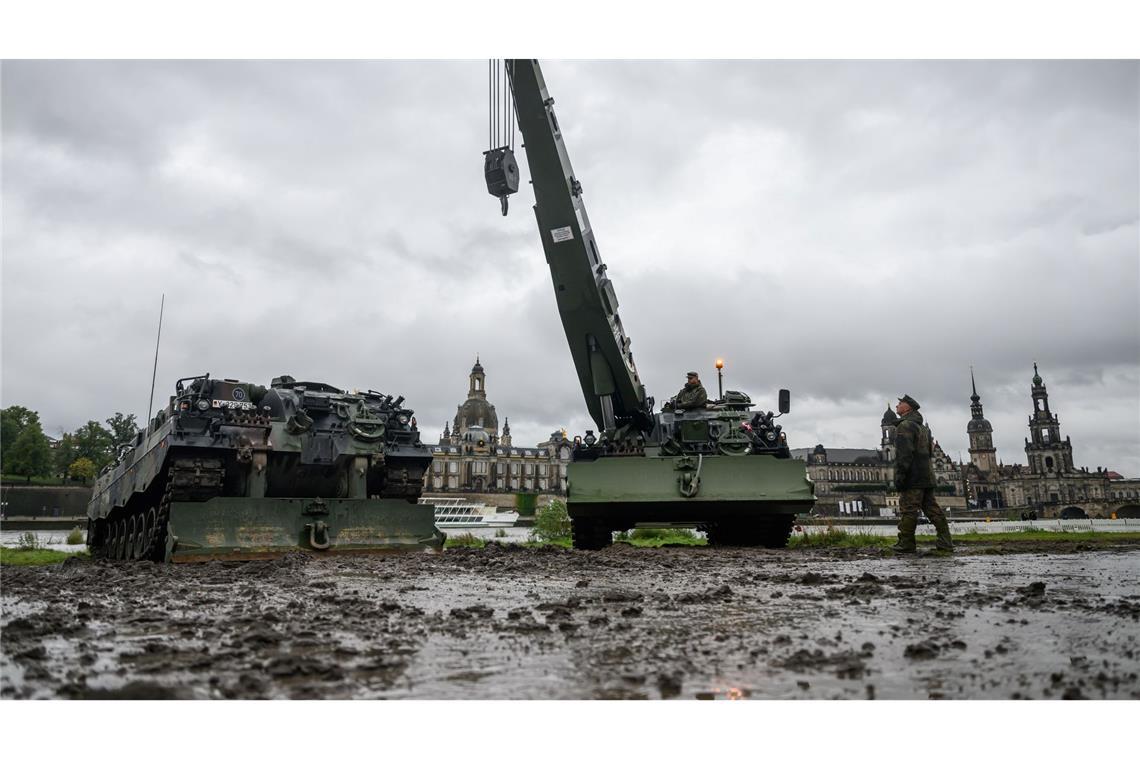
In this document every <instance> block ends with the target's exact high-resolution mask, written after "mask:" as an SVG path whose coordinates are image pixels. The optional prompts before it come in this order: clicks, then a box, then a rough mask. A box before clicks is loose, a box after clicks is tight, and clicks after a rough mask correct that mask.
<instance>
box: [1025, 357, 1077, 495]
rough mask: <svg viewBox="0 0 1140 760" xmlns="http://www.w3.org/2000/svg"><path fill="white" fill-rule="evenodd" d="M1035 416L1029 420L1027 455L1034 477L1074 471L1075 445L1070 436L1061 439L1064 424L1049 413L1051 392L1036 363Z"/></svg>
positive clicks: (1034, 377) (1034, 371)
mask: <svg viewBox="0 0 1140 760" xmlns="http://www.w3.org/2000/svg"><path fill="white" fill-rule="evenodd" d="M1032 395H1033V414H1032V415H1031V416H1030V417H1029V437H1028V438H1026V439H1025V456H1026V458H1027V459H1028V460H1029V471H1030V472H1031V473H1033V474H1034V475H1049V474H1063V473H1069V472H1072V471H1073V445H1072V443H1071V442H1070V441H1069V438H1068V436H1066V437H1065V439H1064V440H1062V439H1061V423H1060V421H1059V420H1058V419H1057V415H1055V414H1053V413H1052V412H1051V411H1050V410H1049V391H1048V390H1047V389H1046V388H1045V382H1044V381H1043V380H1042V379H1041V373H1040V372H1038V371H1037V362H1033V389H1032Z"/></svg>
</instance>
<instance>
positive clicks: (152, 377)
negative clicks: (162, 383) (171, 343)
mask: <svg viewBox="0 0 1140 760" xmlns="http://www.w3.org/2000/svg"><path fill="white" fill-rule="evenodd" d="M165 308H166V294H165V293H163V294H162V301H161V302H160V303H159V305H158V337H157V338H156V339H155V341H154V371H153V372H152V373H151V375H150V400H149V401H147V402H146V427H147V430H148V431H149V430H150V413H151V411H152V410H153V409H154V381H155V379H156V378H157V377H158V347H159V345H160V344H161V343H162V312H163V310H164V309H165Z"/></svg>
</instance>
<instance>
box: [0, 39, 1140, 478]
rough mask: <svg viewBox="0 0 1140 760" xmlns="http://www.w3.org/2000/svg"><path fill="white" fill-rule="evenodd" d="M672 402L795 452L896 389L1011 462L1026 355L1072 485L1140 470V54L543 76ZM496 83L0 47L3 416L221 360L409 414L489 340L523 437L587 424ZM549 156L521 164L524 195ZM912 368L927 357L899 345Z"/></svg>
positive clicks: (428, 74)
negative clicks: (489, 133)
mask: <svg viewBox="0 0 1140 760" xmlns="http://www.w3.org/2000/svg"><path fill="white" fill-rule="evenodd" d="M544 70H545V74H546V78H547V83H548V85H549V87H550V89H551V92H552V94H553V95H554V97H555V98H556V100H557V103H558V105H557V108H558V112H559V118H560V122H561V123H562V126H563V127H564V129H565V135H566V140H567V144H568V146H569V149H570V153H571V156H572V158H573V160H574V162H575V169H576V172H577V174H578V175H579V177H580V178H581V179H582V181H583V184H584V186H585V189H586V199H587V203H588V205H589V209H590V215H591V220H592V222H593V224H594V227H595V230H596V231H597V233H598V236H599V245H600V249H601V252H602V255H603V257H604V258H605V260H606V261H607V263H608V264H609V266H610V272H611V274H612V275H613V277H614V281H615V285H616V287H617V291H618V295H619V297H620V298H621V303H622V307H621V312H622V318H623V322H624V323H625V326H626V328H627V331H628V333H629V335H630V336H631V337H632V338H633V351H634V355H635V357H636V358H637V362H638V366H639V369H640V370H641V374H642V377H643V379H644V380H645V382H646V384H647V386H648V390H649V392H650V394H651V395H654V396H655V397H656V398H657V399H658V400H659V401H663V400H664V399H665V398H667V397H668V396H669V395H671V394H672V393H674V392H676V389H677V388H678V387H680V384H681V382H682V380H683V377H682V373H683V372H684V370H686V369H689V368H690V367H696V368H698V369H701V370H703V371H704V372H705V373H706V374H705V379H706V382H707V383H709V384H715V373H714V372H713V371H712V360H713V359H714V358H715V357H716V356H718V355H723V356H724V357H725V358H726V360H727V361H728V370H727V371H728V382H727V384H728V386H729V387H739V388H741V389H743V390H746V391H748V392H750V393H752V394H753V396H754V398H755V399H756V400H757V401H758V402H759V403H760V404H761V405H764V406H770V405H773V404H774V401H775V392H776V390H777V389H778V388H779V387H789V388H791V389H792V391H793V414H792V415H791V416H790V417H789V418H788V420H787V426H786V429H787V430H788V431H789V434H790V435H791V437H792V439H793V441H795V443H796V444H797V445H814V444H815V443H817V442H822V443H825V444H826V445H832V446H843V445H846V446H873V445H875V444H876V443H877V440H878V424H879V418H880V416H881V414H882V411H883V408H884V406H885V404H886V402H887V401H888V400H891V399H893V398H894V397H895V396H897V395H898V394H900V393H902V392H904V391H906V392H911V393H913V394H914V395H916V396H919V398H921V399H922V400H923V403H924V407H925V408H926V409H929V411H930V417H931V421H932V425H933V426H934V428H935V432H936V434H937V435H938V436H939V438H940V440H941V441H942V443H943V446H944V447H945V448H946V449H947V451H949V452H951V454H952V455H954V452H956V451H958V450H962V451H965V448H966V442H965V440H966V439H965V423H966V421H967V419H968V414H969V412H968V396H969V365H970V364H973V365H975V367H976V368H977V372H978V379H979V390H980V391H981V392H982V395H983V400H984V402H985V404H986V413H987V415H988V416H989V417H990V419H991V421H992V422H993V423H994V426H995V438H996V441H997V445H998V448H999V452H998V453H999V456H1001V457H1002V458H1003V459H1004V460H1005V461H1006V462H1012V461H1022V460H1023V458H1024V454H1023V453H1022V451H1021V446H1022V443H1021V441H1022V438H1023V436H1024V434H1025V419H1024V418H1025V416H1026V414H1028V409H1029V407H1030V403H1029V398H1028V392H1029V391H1028V389H1029V377H1030V376H1031V374H1032V362H1033V361H1034V360H1037V361H1039V362H1040V363H1041V367H1042V372H1043V373H1044V374H1045V377H1046V381H1047V382H1048V383H1049V387H1050V392H1051V400H1053V402H1054V407H1055V408H1056V409H1057V410H1058V412H1059V413H1060V414H1061V420H1062V426H1063V431H1064V432H1066V433H1068V434H1070V435H1071V436H1072V437H1073V442H1074V448H1075V451H1076V456H1077V459H1078V462H1079V463H1080V464H1089V465H1093V466H1095V465H1108V466H1111V467H1114V468H1115V469H1118V470H1120V471H1122V472H1126V473H1128V474H1132V475H1136V474H1140V433H1138V432H1137V426H1136V425H1135V420H1136V419H1137V418H1138V417H1140V400H1138V396H1140V393H1138V389H1140V307H1138V306H1137V304H1138V302H1140V299H1138V297H1137V296H1138V295H1140V243H1138V231H1137V230H1138V221H1137V220H1138V216H1140V214H1138V211H1137V210H1138V208H1140V189H1138V188H1140V145H1138V143H1140V140H1138V138H1137V133H1138V113H1140V104H1138V90H1140V77H1138V73H1137V65H1136V64H1135V63H1134V62H1112V61H1097V62H1079V61H1077V62H1070V61H1065V62H1032V61H1029V62H1026V61H1022V62H790V61H787V62H677V61H662V62H626V61H621V62H615V61H590V62H566V61H552V62H550V63H549V64H544ZM485 72H486V68H485V63H483V62H418V63H411V62H407V63H403V62H228V61H219V62H146V61H140V62H83V61H76V62H6V63H4V65H3V69H2V72H0V76H2V84H3V95H2V97H3V103H2V106H3V111H2V118H3V124H2V126H3V138H2V139H3V183H4V185H3V196H4V208H3V223H4V228H3V327H2V330H3V339H2V350H3V369H2V380H3V403H4V404H5V405H7V404H11V403H20V404H24V405H26V406H31V407H33V408H37V409H39V410H40V411H41V414H42V416H43V418H44V420H45V423H46V427H47V429H48V430H49V431H51V432H54V431H55V430H56V429H57V428H58V427H64V428H67V429H71V428H74V427H76V426H77V425H78V424H80V423H82V422H83V421H84V420H86V419H88V418H100V419H101V418H103V417H106V416H108V415H110V414H111V413H112V412H114V411H118V410H124V411H134V412H136V413H140V414H141V413H142V411H143V409H142V404H144V403H145V401H144V399H145V397H146V395H147V392H148V390H149V380H150V363H151V361H152V358H153V357H152V353H151V352H152V351H153V340H154V328H155V319H156V317H157V308H158V300H159V294H160V293H163V292H165V293H166V295H167V304H168V312H167V323H166V325H165V326H164V339H163V353H162V358H161V361H160V372H159V389H158V390H157V391H156V396H158V397H160V398H163V397H164V395H163V394H164V393H168V392H169V391H168V390H164V389H168V388H169V387H170V386H171V384H172V383H173V381H174V379H175V378H177V377H179V376H181V375H187V374H194V373H198V372H203V371H210V372H213V373H216V374H222V375H226V376H237V377H242V378H245V379H250V380H254V381H259V382H266V381H268V380H269V378H270V377H272V376H273V375H277V374H281V373H285V372H287V373H290V374H293V375H296V376H306V377H313V378H317V379H323V380H326V381H328V382H332V383H334V384H341V385H345V386H349V387H364V386H371V387H377V388H378V389H382V390H384V391H385V392H391V393H401V394H404V395H405V396H407V397H408V403H409V404H410V405H411V406H412V407H414V408H415V409H416V412H417V417H418V419H419V421H420V423H421V427H422V428H423V429H424V431H425V435H426V436H427V437H431V436H432V435H435V434H438V432H439V428H440V427H442V424H443V422H444V421H445V420H450V419H451V417H452V416H453V415H454V413H455V405H456V404H457V403H459V402H460V401H462V399H463V398H464V395H465V393H466V387H467V384H466V375H467V372H468V370H469V369H470V366H471V362H472V361H473V359H474V354H475V353H476V352H480V353H481V355H482V359H483V363H484V366H486V368H487V371H488V391H489V394H490V397H491V401H492V402H493V403H495V404H496V406H497V407H498V411H499V415H500V419H502V418H504V417H508V416H509V417H510V418H511V426H512V430H513V432H514V434H515V439H516V440H517V441H519V442H520V443H526V444H532V443H535V442H537V441H538V440H541V439H543V438H545V437H546V436H547V435H548V434H549V433H550V431H551V430H553V429H556V428H558V427H562V426H565V427H567V429H568V432H570V433H571V434H573V433H574V432H581V430H582V429H583V428H585V427H587V426H591V425H592V422H590V421H589V420H588V419H587V418H586V416H585V414H584V411H583V406H584V405H583V403H582V400H581V398H580V395H579V393H580V391H579V388H578V384H577V379H576V376H575V374H574V370H573V367H572V366H571V364H570V361H569V355H568V351H567V349H566V346H565V341H564V336H563V332H562V327H561V324H560V322H559V320H558V316H557V313H556V310H555V306H554V299H553V297H552V293H551V286H550V281H549V275H548V273H547V270H546V267H545V262H544V261H543V257H542V252H541V249H540V247H539V244H538V238H537V235H536V234H535V232H536V231H535V229H534V217H533V214H532V213H531V211H530V205H531V204H532V203H533V197H532V195H531V194H530V191H529V188H528V187H527V186H526V185H525V183H524V186H523V188H522V191H521V192H520V193H519V194H518V195H517V196H516V197H515V198H514V199H513V200H512V211H511V214H510V216H508V217H507V218H506V219H503V218H502V217H500V216H499V213H498V204H497V202H496V201H495V199H493V198H491V197H490V196H488V195H486V192H485V188H484V187H483V183H482V177H481V176H480V173H479V166H480V163H481V161H480V155H479V153H480V151H482V150H483V149H485V147H486V144H485V143H486V121H485V110H484V109H485V103H484V98H485V78H484V77H485ZM525 173H526V169H525V167H524V179H525V178H526V174H525ZM903 346H905V347H906V348H905V353H906V355H907V356H909V357H911V359H910V361H907V362H903V361H901V360H900V356H902V355H903V353H904V349H903V348H902V347H903Z"/></svg>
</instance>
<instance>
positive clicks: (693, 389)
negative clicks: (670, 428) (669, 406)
mask: <svg viewBox="0 0 1140 760" xmlns="http://www.w3.org/2000/svg"><path fill="white" fill-rule="evenodd" d="M687 376H688V382H686V383H685V385H684V386H682V387H681V391H680V393H678V394H677V396H676V398H675V399H674V400H673V408H674V409H704V408H705V404H707V403H708V400H709V394H707V393H705V387H704V386H703V385H701V378H700V377H699V376H698V375H697V373H696V372H689V373H688V375H687Z"/></svg>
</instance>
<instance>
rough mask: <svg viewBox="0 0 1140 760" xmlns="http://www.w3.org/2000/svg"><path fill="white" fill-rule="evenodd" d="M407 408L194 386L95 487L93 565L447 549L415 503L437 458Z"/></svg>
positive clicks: (242, 386) (195, 382) (333, 391)
mask: <svg viewBox="0 0 1140 760" xmlns="http://www.w3.org/2000/svg"><path fill="white" fill-rule="evenodd" d="M403 400H404V398H403V396H400V397H399V398H395V399H393V397H392V396H387V395H384V394H381V393H376V392H374V391H368V392H366V393H357V392H353V393H348V392H345V391H342V390H340V389H338V388H335V387H333V386H331V385H327V384H325V383H318V382H297V381H296V380H294V379H293V378H292V377H289V376H287V375H286V376H282V377H278V378H275V379H274V380H273V382H272V383H271V384H270V387H268V388H265V387H264V386H260V385H254V384H251V383H244V382H240V381H238V380H229V379H226V380H218V379H212V378H211V377H210V376H209V375H208V374H207V375H200V376H196V377H187V378H182V379H181V380H179V381H178V382H177V384H176V385H175V395H173V396H171V397H170V403H169V405H168V406H167V407H166V408H165V409H163V410H161V411H159V413H158V414H157V415H156V416H155V417H154V419H152V420H150V421H149V424H148V426H147V429H146V430H144V431H140V432H139V433H138V435H137V436H136V438H135V441H134V444H133V446H129V447H125V448H124V450H122V451H121V452H120V456H119V461H118V462H117V463H116V464H115V465H114V466H112V467H110V468H108V469H107V470H106V471H104V472H103V473H102V474H101V475H100V476H99V478H98V479H97V480H96V482H95V488H94V491H93V495H92V499H91V503H90V504H89V505H88V523H87V526H88V530H87V543H88V546H89V548H90V550H91V553H92V555H93V556H102V557H109V558H111V559H119V560H142V559H147V560H154V561H175V562H177V561H186V560H195V559H211V558H214V559H257V558H264V557H270V556H275V555H277V554H280V553H282V552H287V551H298V550H308V551H317V552H326V551H360V550H377V549H415V548H439V547H440V546H442V544H443V534H442V533H440V532H439V531H438V530H437V529H436V528H435V523H434V513H433V510H432V508H431V507H425V506H423V505H420V504H417V503H416V502H417V500H418V498H419V496H420V492H421V490H422V486H423V475H424V471H425V470H426V469H427V467H428V465H429V464H430V462H431V453H430V451H429V450H428V449H427V448H426V447H425V446H423V444H421V443H420V437H419V431H418V430H417V429H416V425H415V419H414V417H413V416H412V410H411V409H405V408H403V405H402V404H403Z"/></svg>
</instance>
